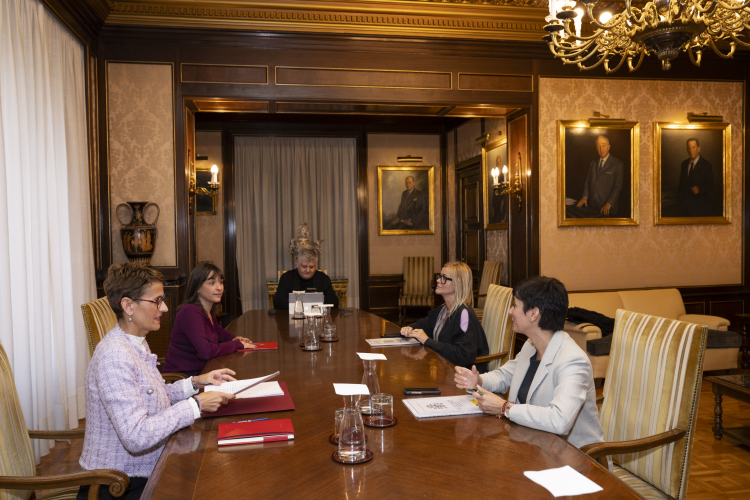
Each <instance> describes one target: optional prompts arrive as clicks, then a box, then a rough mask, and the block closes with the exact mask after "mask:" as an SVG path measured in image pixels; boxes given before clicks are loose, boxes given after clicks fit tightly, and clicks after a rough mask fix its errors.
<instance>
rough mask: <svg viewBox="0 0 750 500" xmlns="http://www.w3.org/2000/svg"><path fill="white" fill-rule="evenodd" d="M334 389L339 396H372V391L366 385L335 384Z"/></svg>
mask: <svg viewBox="0 0 750 500" xmlns="http://www.w3.org/2000/svg"><path fill="white" fill-rule="evenodd" d="M333 388H334V389H335V390H336V394H338V395H339V396H354V395H357V394H370V389H368V388H367V386H366V385H365V384H333Z"/></svg>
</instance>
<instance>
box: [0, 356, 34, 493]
mask: <svg viewBox="0 0 750 500" xmlns="http://www.w3.org/2000/svg"><path fill="white" fill-rule="evenodd" d="M0 427H2V429H3V432H2V433H0V457H2V459H0V476H25V477H31V476H35V475H36V467H35V466H34V452H33V450H32V448H31V440H30V439H29V433H28V431H27V430H26V422H25V421H24V419H23V412H22V411H21V402H20V401H19V400H18V394H17V393H16V382H15V380H14V379H13V371H12V370H11V368H10V362H9V361H8V356H7V355H6V354H5V349H4V348H3V345H2V343H0ZM32 493H33V491H31V490H28V491H22V490H3V489H0V500H11V499H12V500H27V499H28V498H29V497H30V496H31V494H32Z"/></svg>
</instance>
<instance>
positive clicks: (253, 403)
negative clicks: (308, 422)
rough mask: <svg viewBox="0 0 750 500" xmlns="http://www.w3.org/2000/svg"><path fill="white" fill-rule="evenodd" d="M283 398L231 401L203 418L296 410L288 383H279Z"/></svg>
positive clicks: (204, 414) (204, 413)
mask: <svg viewBox="0 0 750 500" xmlns="http://www.w3.org/2000/svg"><path fill="white" fill-rule="evenodd" d="M279 386H280V387H281V390H282V391H284V395H283V396H276V397H269V398H245V399H230V400H229V403H227V404H225V405H223V406H222V407H221V408H219V409H218V410H217V411H215V412H213V413H211V412H203V413H202V414H201V416H202V417H203V418H213V417H226V416H227V415H244V414H246V413H267V412H271V411H287V410H294V402H293V401H292V397H291V396H290V395H289V389H288V388H287V386H286V383H284V382H279Z"/></svg>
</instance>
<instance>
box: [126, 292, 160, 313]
mask: <svg viewBox="0 0 750 500" xmlns="http://www.w3.org/2000/svg"><path fill="white" fill-rule="evenodd" d="M166 298H167V294H166V293H165V294H164V295H162V296H161V297H156V300H149V299H133V300H136V301H141V302H151V303H152V304H156V308H157V309H159V307H161V303H162V302H164V299H166Z"/></svg>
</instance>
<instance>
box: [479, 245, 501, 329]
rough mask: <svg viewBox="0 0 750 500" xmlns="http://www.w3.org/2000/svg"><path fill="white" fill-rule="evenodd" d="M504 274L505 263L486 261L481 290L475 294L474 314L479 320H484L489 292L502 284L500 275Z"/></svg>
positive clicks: (480, 285)
mask: <svg viewBox="0 0 750 500" xmlns="http://www.w3.org/2000/svg"><path fill="white" fill-rule="evenodd" d="M502 272H503V263H502V262H495V261H492V260H485V261H484V267H483V268H482V279H480V280H479V290H478V291H477V292H476V293H475V294H474V299H475V306H474V312H475V313H476V315H477V318H479V320H480V321H481V320H482V314H483V309H484V304H485V299H486V297H487V290H489V288H490V285H499V284H500V275H501V274H502Z"/></svg>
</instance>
